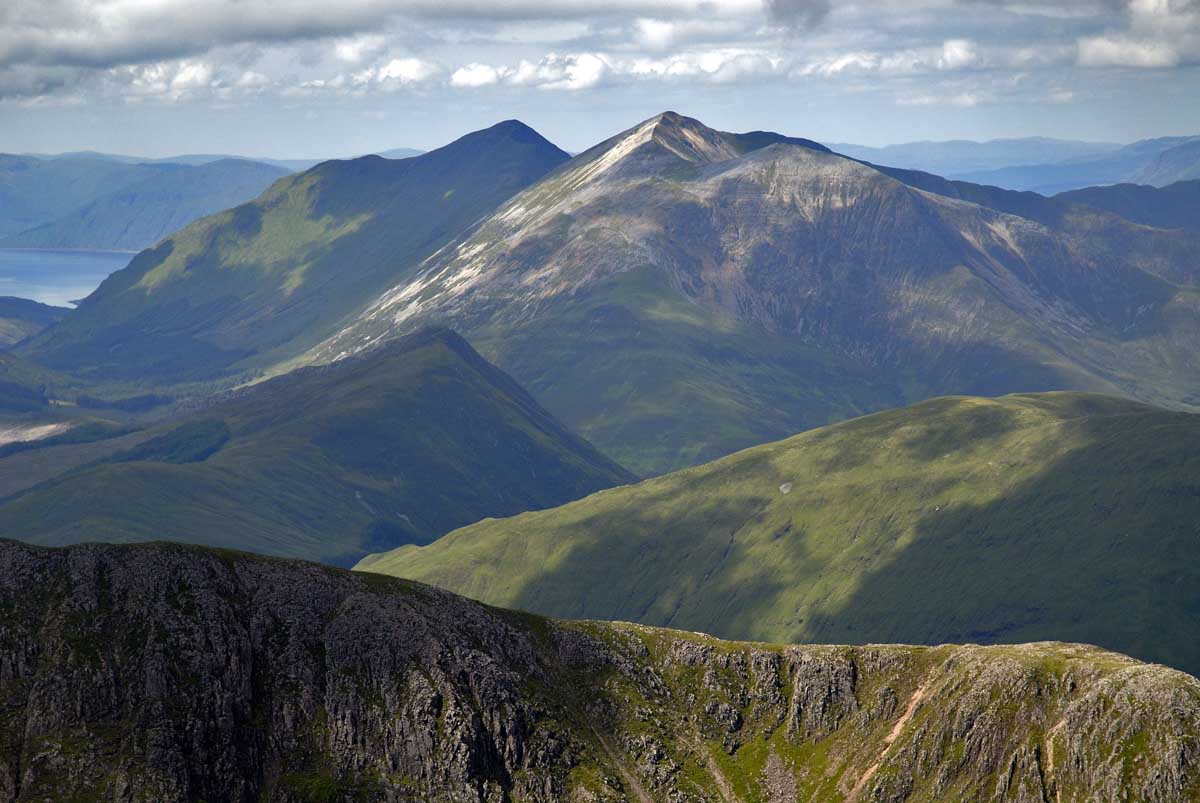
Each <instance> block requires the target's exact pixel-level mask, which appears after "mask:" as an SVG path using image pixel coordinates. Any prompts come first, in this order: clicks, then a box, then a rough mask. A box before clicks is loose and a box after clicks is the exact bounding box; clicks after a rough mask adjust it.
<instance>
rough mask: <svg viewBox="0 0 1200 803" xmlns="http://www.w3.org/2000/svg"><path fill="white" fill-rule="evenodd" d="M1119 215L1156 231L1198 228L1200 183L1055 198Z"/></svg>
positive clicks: (1105, 190) (1083, 192)
mask: <svg viewBox="0 0 1200 803" xmlns="http://www.w3.org/2000/svg"><path fill="white" fill-rule="evenodd" d="M1055 198H1056V199H1058V200H1064V201H1069V202H1071V203H1077V204H1085V205H1087V206H1090V207H1093V208H1095V209H1103V210H1105V211H1108V212H1112V213H1113V214H1116V215H1120V216H1121V217H1123V218H1125V219H1126V220H1132V221H1134V222H1135V223H1142V224H1145V225H1147V226H1155V227H1158V228H1164V229H1172V228H1193V229H1196V228H1200V180H1194V181H1179V182H1176V183H1175V184H1170V185H1168V186H1166V187H1151V186H1147V185H1145V184H1115V185H1113V186H1110V187H1089V188H1087V189H1083V190H1073V191H1071V192H1065V193H1063V194H1061V195H1058V196H1055Z"/></svg>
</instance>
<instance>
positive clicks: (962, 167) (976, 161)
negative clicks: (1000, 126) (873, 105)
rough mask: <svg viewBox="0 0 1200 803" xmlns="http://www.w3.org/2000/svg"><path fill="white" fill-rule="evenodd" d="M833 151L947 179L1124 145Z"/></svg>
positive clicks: (919, 145) (838, 147) (1021, 142)
mask: <svg viewBox="0 0 1200 803" xmlns="http://www.w3.org/2000/svg"><path fill="white" fill-rule="evenodd" d="M826 144H827V145H828V146H829V148H830V150H833V151H836V152H837V153H841V154H845V155H846V156H850V157H852V158H854V159H861V160H863V161H866V162H875V163H877V164H883V165H889V166H891V167H901V168H905V169H908V170H923V171H925V172H927V173H936V174H937V175H939V176H946V177H947V178H957V177H959V176H962V175H964V174H967V173H977V172H982V171H986V170H1000V169H1002V168H1008V167H1019V166H1021V165H1032V164H1053V163H1055V162H1064V161H1068V160H1072V159H1084V158H1094V157H1097V156H1101V155H1104V154H1110V153H1113V152H1114V151H1117V150H1119V149H1120V148H1121V147H1122V146H1121V145H1119V144H1117V143H1114V142H1086V141H1082V140H1070V139H1054V138H1052V137H1021V138H1014V139H992V140H987V141H985V142H976V141H974V140H965V139H958V140H943V141H936V142H935V141H929V140H926V141H921V142H902V143H898V144H895V145H884V146H882V147H868V146H865V145H854V144H851V143H847V142H829V143H826Z"/></svg>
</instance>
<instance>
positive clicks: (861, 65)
mask: <svg viewBox="0 0 1200 803" xmlns="http://www.w3.org/2000/svg"><path fill="white" fill-rule="evenodd" d="M668 108H670V109H674V110H677V111H680V112H683V113H686V114H690V115H692V116H695V117H699V118H700V119H702V120H704V121H705V122H706V123H708V124H710V125H713V126H716V127H720V128H725V129H732V130H747V129H754V128H768V129H774V130H779V131H784V132H786V133H789V134H793V135H798V136H806V137H811V138H813V139H818V140H821V141H825V142H856V143H861V144H869V145H878V144H886V143H893V142H903V141H910V140H917V139H949V138H970V139H988V138H996V137H1016V136H1030V135H1043V136H1057V137H1065V138H1076V139H1090V140H1104V141H1119V142H1125V141H1131V140H1134V139H1139V138H1144V137H1150V136H1160V135H1169V134H1192V133H1200V0H1095V1H1094V2H1089V0H1082V1H1081V2H1065V1H1063V0H1047V1H1045V2H1041V1H1039V0H1028V1H1027V2H1009V0H911V1H910V2H898V1H897V0H871V1H867V0H864V1H863V2H852V3H837V2H832V0H541V1H540V2H535V0H486V1H485V0H338V2H333V0H322V2H315V1H314V0H4V2H3V3H0V150H5V151H10V152H11V151H36V152H53V151H64V150H80V149H94V150H104V151H110V152H122V153H132V154H138V155H147V156H161V155H167V154H174V153H183V152H226V153H241V154H246V155H262V156H276V157H327V156H340V155H351V154H356V153H361V152H367V151H373V150H382V149H385V148H391V147H402V146H410V147H418V148H431V147H436V146H437V145H440V144H442V143H444V142H446V141H448V140H450V139H453V138H454V137H456V136H458V135H460V134H462V133H465V132H466V131H469V130H473V129H476V128H481V127H483V126H486V125H489V124H491V123H493V122H496V121H498V120H501V119H506V118H511V117H517V118H520V119H522V120H524V121H525V122H527V123H529V124H530V125H532V126H534V127H535V128H537V129H538V130H540V131H542V132H543V133H544V134H546V135H547V136H549V137H550V138H551V139H553V140H554V141H555V142H557V143H559V144H560V145H562V146H563V147H565V148H568V149H570V150H579V149H582V148H584V147H586V146H588V145H590V144H593V143H594V142H596V141H599V140H601V139H603V138H605V137H606V136H608V135H610V134H612V133H615V132H616V131H618V130H621V129H623V128H626V127H628V126H630V125H632V124H633V123H635V122H636V121H638V120H640V119H643V118H645V117H648V116H650V115H652V114H655V113H657V112H659V111H662V110H664V109H668Z"/></svg>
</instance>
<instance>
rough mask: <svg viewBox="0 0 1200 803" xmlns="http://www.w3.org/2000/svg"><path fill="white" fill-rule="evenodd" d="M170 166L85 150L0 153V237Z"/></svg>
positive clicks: (155, 174) (30, 226)
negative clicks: (49, 155)
mask: <svg viewBox="0 0 1200 803" xmlns="http://www.w3.org/2000/svg"><path fill="white" fill-rule="evenodd" d="M175 169H177V168H173V167H172V166H170V165H142V164H125V163H122V162H118V161H115V160H112V159H106V158H103V157H98V156H87V155H83V156H70V157H66V156H65V157H62V158H58V159H38V158H36V157H31V156H13V155H10V154H0V237H3V236H6V235H10V234H16V233H19V232H21V231H24V230H26V229H29V228H32V227H34V226H38V225H41V224H42V223H46V222H48V221H51V220H55V219H56V218H60V217H62V216H63V215H66V214H69V213H71V212H73V211H74V210H76V209H78V208H80V207H82V206H84V205H85V204H87V203H89V202H91V201H93V200H95V199H96V198H99V197H101V196H102V195H105V194H107V193H111V192H113V191H114V190H117V189H120V188H121V187H125V186H128V185H130V184H134V183H137V182H139V181H143V180H145V179H148V178H151V177H153V176H159V175H163V174H165V173H170V172H172V171H173V170H175Z"/></svg>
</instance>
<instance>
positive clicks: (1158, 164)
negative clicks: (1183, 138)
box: [1133, 137, 1200, 187]
mask: <svg viewBox="0 0 1200 803" xmlns="http://www.w3.org/2000/svg"><path fill="white" fill-rule="evenodd" d="M1196 179H1200V137H1197V138H1196V139H1192V140H1189V141H1187V142H1184V143H1182V144H1180V145H1176V146H1175V147H1173V148H1169V149H1167V150H1165V151H1163V152H1162V153H1160V154H1159V155H1158V157H1157V158H1156V159H1155V160H1154V161H1153V162H1151V163H1150V164H1149V165H1147V166H1146V167H1145V168H1144V169H1143V170H1142V171H1141V172H1139V173H1138V174H1137V175H1136V176H1134V177H1133V181H1134V182H1136V183H1138V184H1150V185H1153V186H1155V187H1166V186H1168V185H1170V184H1174V183H1175V182H1177V181H1193V180H1196Z"/></svg>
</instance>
